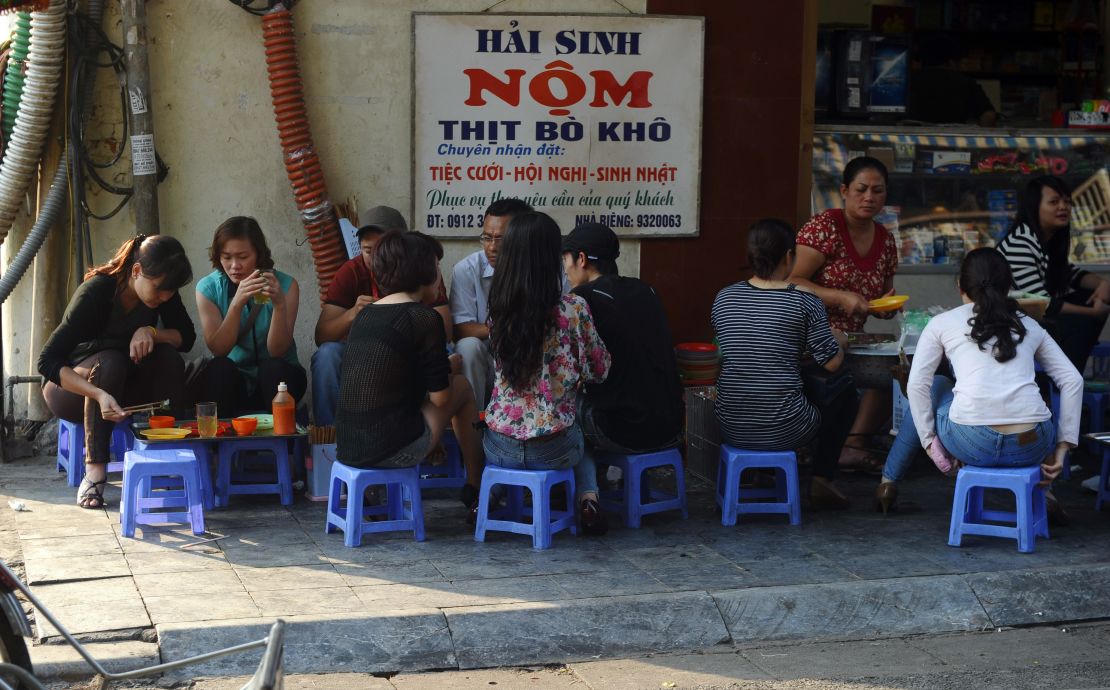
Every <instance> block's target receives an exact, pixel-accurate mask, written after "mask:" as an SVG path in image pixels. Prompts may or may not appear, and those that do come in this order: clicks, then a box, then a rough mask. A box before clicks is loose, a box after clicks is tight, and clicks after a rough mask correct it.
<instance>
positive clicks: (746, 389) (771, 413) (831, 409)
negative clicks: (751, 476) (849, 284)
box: [712, 219, 858, 508]
mask: <svg viewBox="0 0 1110 690" xmlns="http://www.w3.org/2000/svg"><path fill="white" fill-rule="evenodd" d="M794 261H795V255H794V231H793V230H792V229H791V228H790V226H789V225H787V224H786V223H784V222H783V221H781V220H773V219H770V220H761V221H759V222H757V223H756V224H755V225H753V226H752V228H751V230H750V231H749V232H748V262H749V263H750V264H751V266H752V269H753V270H754V271H755V276H754V277H752V278H750V279H748V280H743V281H740V282H739V283H735V284H733V285H729V286H728V287H726V288H725V289H723V290H721V291H720V292H719V293H718V294H717V297H716V299H714V300H713V310H712V321H713V330H714V331H715V332H716V334H717V340H718V342H719V343H720V348H721V373H720V375H719V377H718V378H717V403H716V416H717V421H718V423H719V425H720V428H721V433H722V435H723V437H724V439H725V441H726V442H727V443H728V444H730V445H733V446H736V447H738V448H745V449H751V450H793V449H795V448H797V447H799V446H802V445H805V444H808V443H810V442H811V441H816V446H817V447H816V449H815V453H814V460H813V481H812V483H811V484H810V504H811V507H815V508H822V507H824V508H847V507H848V499H847V498H846V497H845V496H844V494H842V493H841V492H840V490H839V489H837V488H836V486H835V484H833V479H834V477H835V476H836V469H837V459H838V458H839V456H840V449H841V447H842V446H843V445H844V439H845V438H847V436H848V431H849V429H850V428H851V426H852V420H853V419H855V415H856V410H857V408H858V398H857V394H856V390H855V387H854V386H852V385H847V386H844V387H843V390H841V391H840V392H839V393H838V394H836V395H835V396H834V399H833V400H829V401H823V402H826V403H827V404H825V405H822V406H821V407H818V406H817V405H815V404H814V402H813V401H811V400H809V399H807V398H806V396H805V393H804V392H803V390H802V375H801V365H802V357H803V353H806V352H808V353H809V355H810V356H812V358H813V360H814V361H815V362H816V363H817V365H819V366H821V367H823V368H824V369H825V370H826V371H830V372H835V371H836V370H837V369H839V368H840V366H841V364H843V362H844V348H845V345H846V343H847V339H846V338H845V336H844V334H843V333H841V332H840V331H834V330H833V329H832V328H831V327H830V326H829V321H828V314H827V313H826V311H825V305H824V304H822V302H821V299H820V298H818V297H817V296H816V295H814V294H813V293H812V292H810V291H809V290H807V289H805V288H801V287H798V286H797V285H794V284H793V283H788V282H787V280H786V278H787V276H789V275H790V271H791V269H792V268H793V267H794Z"/></svg>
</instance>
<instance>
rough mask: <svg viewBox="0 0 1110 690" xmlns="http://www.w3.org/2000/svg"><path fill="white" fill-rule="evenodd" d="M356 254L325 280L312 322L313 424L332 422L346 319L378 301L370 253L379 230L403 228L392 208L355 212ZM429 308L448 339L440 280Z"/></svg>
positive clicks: (405, 227) (348, 325)
mask: <svg viewBox="0 0 1110 690" xmlns="http://www.w3.org/2000/svg"><path fill="white" fill-rule="evenodd" d="M358 220H359V226H358V246H359V255H358V256H356V257H354V258H353V259H351V260H350V261H348V262H347V263H345V264H343V265H342V266H340V267H339V270H338V271H336V273H335V277H334V278H332V282H331V284H330V285H328V292H327V294H326V295H325V296H324V304H323V305H322V306H321V307H320V318H319V319H318V320H317V321H316V346H317V347H318V348H319V349H318V350H316V352H315V353H314V354H313V355H312V407H313V413H314V420H315V422H316V424H317V426H327V425H329V424H333V423H335V406H336V396H337V395H339V365H340V363H341V362H342V360H343V351H344V349H346V340H347V334H348V333H349V332H350V330H351V323H352V322H353V321H354V320H355V317H356V316H358V313H359V312H360V311H362V308H363V307H365V306H366V305H368V304H373V303H374V302H376V301H377V300H378V297H379V291H378V284H377V281H375V280H374V274H373V273H372V272H371V271H370V257H371V254H372V253H373V251H374V245H375V244H377V242H378V238H380V237H381V236H382V235H383V234H385V233H387V232H389V231H391V230H397V231H399V232H407V231H408V229H409V227H408V223H406V222H405V218H404V216H402V215H401V212H400V211H398V210H397V209H395V208H390V207H389V206H375V207H373V208H370V209H367V210H365V211H363V212H362V213H361V214H360V215H359V218H358ZM428 306H430V307H432V308H434V309H435V310H436V311H438V312H439V313H440V316H441V317H443V328H444V331H445V332H446V333H447V339H448V340H450V339H451V311H450V309H449V308H448V306H447V295H446V293H445V291H444V289H443V283H442V280H441V282H440V294H439V295H438V297H437V299H436V300H435V303H433V304H429V305H428Z"/></svg>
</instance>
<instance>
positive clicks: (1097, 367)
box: [1091, 341, 1110, 381]
mask: <svg viewBox="0 0 1110 690" xmlns="http://www.w3.org/2000/svg"><path fill="white" fill-rule="evenodd" d="M1091 378H1094V379H1100V380H1102V381H1105V380H1107V379H1110V342H1106V341H1102V342H1100V343H1098V344H1097V345H1095V347H1094V349H1092V350H1091Z"/></svg>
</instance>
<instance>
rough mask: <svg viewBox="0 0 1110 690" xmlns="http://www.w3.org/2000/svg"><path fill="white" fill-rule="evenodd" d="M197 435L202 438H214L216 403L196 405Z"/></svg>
mask: <svg viewBox="0 0 1110 690" xmlns="http://www.w3.org/2000/svg"><path fill="white" fill-rule="evenodd" d="M197 435H198V436H202V437H204V438H214V437H215V436H216V403H214V402H199V403H197Z"/></svg>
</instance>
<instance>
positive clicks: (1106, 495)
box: [1095, 446, 1110, 510]
mask: <svg viewBox="0 0 1110 690" xmlns="http://www.w3.org/2000/svg"><path fill="white" fill-rule="evenodd" d="M1098 476H1099V479H1098V495H1097V496H1096V497H1095V510H1102V504H1103V503H1106V502H1108V501H1110V446H1103V447H1102V470H1101V471H1100V472H1099V475H1098Z"/></svg>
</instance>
